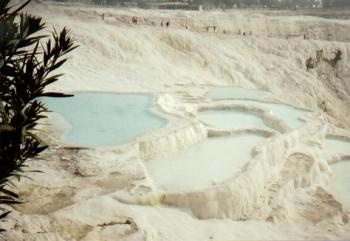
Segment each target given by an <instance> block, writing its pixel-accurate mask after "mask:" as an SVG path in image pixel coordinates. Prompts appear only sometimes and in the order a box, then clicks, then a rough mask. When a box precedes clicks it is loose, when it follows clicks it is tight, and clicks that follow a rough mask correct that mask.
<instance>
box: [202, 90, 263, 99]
mask: <svg viewBox="0 0 350 241" xmlns="http://www.w3.org/2000/svg"><path fill="white" fill-rule="evenodd" d="M268 96H269V93H268V92H266V91H260V90H251V89H243V88H237V87H213V88H212V89H211V90H209V91H208V93H207V97H208V98H210V99H264V98H266V97H268Z"/></svg>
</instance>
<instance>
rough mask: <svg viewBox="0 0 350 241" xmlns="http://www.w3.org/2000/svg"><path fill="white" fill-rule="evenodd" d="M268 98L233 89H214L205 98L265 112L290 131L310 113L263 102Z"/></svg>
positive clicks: (255, 92)
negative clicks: (226, 101) (250, 106)
mask: <svg viewBox="0 0 350 241" xmlns="http://www.w3.org/2000/svg"><path fill="white" fill-rule="evenodd" d="M269 96H270V94H269V93H268V92H265V91H260V90H249V89H243V88H234V87H214V88H212V89H211V90H210V91H209V92H208V93H207V97H208V98H211V99H213V100H220V99H228V102H229V103H233V104H241V105H253V106H255V107H258V108H261V109H264V110H267V111H269V112H270V113H271V114H272V115H274V116H276V117H277V118H279V119H281V120H282V121H284V122H285V123H286V124H287V126H288V127H289V128H291V129H297V128H300V127H301V126H303V124H304V121H302V120H301V119H300V118H301V117H305V116H306V115H307V113H310V112H309V111H307V110H303V109H298V108H294V107H292V106H289V105H286V104H278V103H271V102H267V101H265V100H266V98H267V97H269ZM235 99H236V100H235ZM242 99H246V100H242Z"/></svg>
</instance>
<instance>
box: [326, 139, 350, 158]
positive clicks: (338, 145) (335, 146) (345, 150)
mask: <svg viewBox="0 0 350 241" xmlns="http://www.w3.org/2000/svg"><path fill="white" fill-rule="evenodd" d="M324 147H325V148H326V150H328V151H329V152H331V153H341V154H350V141H346V140H342V139H340V138H337V137H327V138H326V140H325V144H324Z"/></svg>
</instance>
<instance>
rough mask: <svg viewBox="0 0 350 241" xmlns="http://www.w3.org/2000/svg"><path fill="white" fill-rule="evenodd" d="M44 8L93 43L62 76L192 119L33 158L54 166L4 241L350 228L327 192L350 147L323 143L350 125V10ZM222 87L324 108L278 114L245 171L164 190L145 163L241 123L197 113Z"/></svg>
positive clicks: (38, 164) (39, 177)
mask: <svg viewBox="0 0 350 241" xmlns="http://www.w3.org/2000/svg"><path fill="white" fill-rule="evenodd" d="M30 11H31V12H32V13H34V14H37V15H41V16H43V17H44V19H46V20H47V21H48V23H49V26H55V27H59V28H61V27H63V26H67V27H69V28H70V29H71V30H72V35H73V37H74V39H75V40H76V42H77V43H78V44H79V45H80V47H79V48H78V49H77V50H76V51H75V52H74V53H73V54H72V58H71V59H70V60H69V62H68V63H67V64H66V65H65V66H64V68H62V71H63V72H65V73H66V75H65V76H64V77H63V79H62V81H59V82H58V83H57V84H56V85H55V86H53V87H52V88H54V89H55V90H60V91H68V92H70V91H76V90H100V91H116V92H149V93H152V94H154V95H155V96H156V104H157V107H158V109H159V110H160V111H164V112H168V113H171V114H174V115H176V116H179V117H180V120H179V121H177V122H176V123H170V124H169V125H168V126H167V127H166V128H163V129H161V130H159V131H156V132H152V133H150V134H148V135H146V136H144V137H140V138H139V139H137V140H136V141H133V142H131V143H129V144H127V145H123V146H117V147H104V148H92V149H80V148H66V147H62V146H60V145H58V146H55V147H53V148H51V149H50V150H49V151H47V152H46V153H45V154H44V155H43V156H42V157H41V158H40V159H37V160H33V161H31V162H30V167H31V168H32V169H39V170H42V171H44V173H33V174H30V175H31V176H32V177H33V180H23V182H21V185H20V186H19V190H20V193H21V195H22V197H24V198H25V199H26V200H27V202H26V203H25V204H23V205H20V206H17V207H15V208H16V210H14V211H13V212H12V213H11V215H10V216H9V218H8V220H7V221H6V222H5V223H4V226H5V227H7V229H8V230H9V231H8V232H5V233H2V234H0V235H1V236H0V239H3V240H8V241H10V240H11V241H12V240H16V241H19V240H83V241H88V240H91V241H95V240H96V241H97V240H154V241H156V240H192V241H195V240H242V239H250V240H253V239H259V240H261V239H264V240H272V239H279V240H281V239H348V238H349V237H350V224H349V222H348V219H349V211H348V210H346V208H344V207H343V205H342V203H340V202H339V201H338V200H336V199H335V197H333V196H332V195H331V194H330V193H329V192H328V190H327V187H328V186H327V184H328V182H329V180H330V177H331V175H332V171H331V168H330V165H329V164H330V163H332V162H335V161H339V160H343V159H344V160H345V159H349V156H350V154H348V153H345V154H342V155H330V154H328V153H326V152H325V151H324V150H323V149H322V143H323V142H324V139H325V138H326V136H328V135H337V136H342V137H344V138H349V136H350V134H349V127H350V119H349V117H348V115H349V114H350V113H349V107H350V80H349V75H350V70H349V65H350V61H349V60H348V56H349V54H350V42H349V41H350V28H349V27H350V22H349V21H336V20H323V19H319V18H313V17H300V16H299V17H267V16H264V15H262V14H258V13H249V12H231V13H227V12H181V11H174V12H165V11H164V12H161V11H141V10H135V9H132V10H112V9H102V8H85V7H72V6H66V7H65V6H57V5H56V6H55V5H33V6H31V7H30ZM102 14H104V19H102ZM132 16H137V17H138V18H139V23H138V24H137V25H133V24H131V17H132ZM162 21H163V22H166V21H170V27H169V28H165V27H163V28H162V27H160V23H161V22H162ZM208 26H216V32H213V31H212V29H210V31H209V32H207V27H208ZM239 32H241V34H237V33H239ZM243 32H245V35H243ZM250 32H251V33H252V34H251V35H250ZM304 34H305V36H306V39H304ZM338 49H339V50H340V51H341V52H342V59H341V60H340V61H338V62H337V63H336V65H334V66H332V65H331V64H330V63H329V60H331V59H333V58H334V52H335V51H337V50H338ZM318 50H323V54H322V58H320V61H319V62H318V63H317V66H315V68H313V69H310V70H308V71H307V70H306V60H307V59H308V58H309V57H312V58H314V59H316V52H317V51H318ZM208 85H230V86H237V87H238V86H239V87H245V88H251V89H260V90H265V91H268V92H270V93H272V94H273V96H274V99H279V100H280V101H283V102H287V103H290V104H293V105H295V106H299V107H304V108H309V109H312V110H314V114H313V118H311V119H310V120H309V121H308V122H307V123H306V125H305V126H304V127H303V128H301V129H298V130H293V131H291V132H287V131H286V130H285V129H284V128H283V125H281V124H279V123H278V122H276V121H275V120H270V121H271V122H272V125H273V126H274V127H275V128H276V129H278V130H279V131H278V133H266V132H263V133H264V135H266V136H268V137H269V139H268V140H267V141H266V142H265V143H263V144H261V145H259V146H258V147H256V149H255V151H254V158H252V160H251V161H250V162H249V165H247V166H246V167H245V170H244V172H242V175H240V176H239V177H238V178H236V179H234V180H232V181H228V182H225V183H222V184H219V185H214V186H213V187H211V188H208V189H202V190H193V191H188V192H171V193H163V192H161V191H158V190H157V189H156V188H155V187H154V184H153V183H152V180H151V179H150V177H149V176H148V174H147V171H146V170H145V167H144V164H143V162H144V161H147V160H150V159H152V158H155V157H159V156H166V155H168V154H170V153H176V152H179V151H181V150H183V149H185V148H188V147H190V146H191V145H193V144H195V143H198V142H201V141H203V140H205V139H206V138H207V137H208V136H209V137H212V136H218V135H231V134H232V133H233V132H232V131H229V130H227V131H218V130H213V129H210V128H207V127H205V126H204V125H203V124H202V123H200V122H199V121H198V119H197V118H196V112H197V111H200V110H201V109H203V108H204V109H205V108H209V107H210V106H211V105H212V103H210V102H209V103H208V100H207V99H205V98H204V94H205V93H206V91H207V90H208V89H209V87H208ZM214 105H216V107H218V108H224V107H225V108H228V107H227V106H226V105H229V104H228V103H216V104H214ZM242 108H243V107H242ZM244 108H247V107H244ZM261 113H262V114H261V115H262V117H263V118H264V119H265V120H269V116H268V114H267V113H265V112H261ZM270 119H271V118H270ZM277 127H278V128H277ZM49 131H50V132H51V133H50V134H49V136H48V137H47V138H46V139H47V140H48V141H50V142H52V143H54V144H57V138H56V137H57V135H59V133H52V130H49ZM241 131H242V132H244V131H245V130H241ZM249 131H253V130H249ZM255 131H256V130H255ZM43 136H44V134H43ZM233 148H234V147H233ZM236 148H239V147H236Z"/></svg>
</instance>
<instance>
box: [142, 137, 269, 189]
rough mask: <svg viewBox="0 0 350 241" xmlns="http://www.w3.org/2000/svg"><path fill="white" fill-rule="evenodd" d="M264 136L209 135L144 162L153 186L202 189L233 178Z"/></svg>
mask: <svg viewBox="0 0 350 241" xmlns="http://www.w3.org/2000/svg"><path fill="white" fill-rule="evenodd" d="M263 139H264V138H263V137H261V136H257V135H240V136H233V137H225V138H212V139H208V140H206V141H204V142H202V143H199V144H196V145H194V146H193V147H191V148H189V149H187V150H185V151H183V152H181V153H178V154H176V155H171V156H169V157H165V158H159V159H155V160H150V161H147V162H145V166H146V169H147V172H148V174H149V175H150V177H151V178H152V180H153V181H154V183H155V185H156V187H158V188H159V189H161V190H164V191H183V190H193V189H197V188H203V187H208V186H211V185H213V184H214V183H220V182H222V181H224V180H225V179H228V178H232V177H235V176H236V175H237V174H238V173H239V172H240V170H241V167H242V166H244V164H245V163H247V161H249V160H250V158H251V151H252V148H253V147H254V146H256V145H257V144H258V143H259V142H261V141H262V140H263Z"/></svg>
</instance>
